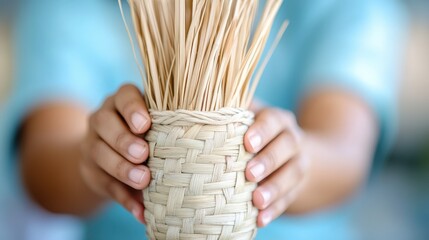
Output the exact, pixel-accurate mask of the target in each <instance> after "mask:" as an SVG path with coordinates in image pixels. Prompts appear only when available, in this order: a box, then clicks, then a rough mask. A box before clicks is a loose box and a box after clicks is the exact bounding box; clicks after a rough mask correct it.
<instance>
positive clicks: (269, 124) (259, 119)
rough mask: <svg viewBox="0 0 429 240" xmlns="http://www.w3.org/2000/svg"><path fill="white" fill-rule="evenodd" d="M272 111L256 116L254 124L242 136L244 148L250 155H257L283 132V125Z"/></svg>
mask: <svg viewBox="0 0 429 240" xmlns="http://www.w3.org/2000/svg"><path fill="white" fill-rule="evenodd" d="M277 115H279V114H278V113H277V112H276V111H274V110H271V109H269V110H263V111H261V112H260V114H258V115H256V118H255V122H254V123H253V125H252V126H250V128H249V129H248V130H247V132H246V134H245V135H244V147H245V148H246V150H247V151H248V152H250V153H257V152H258V151H260V150H261V149H262V148H263V147H264V146H265V145H267V144H268V143H269V142H271V140H272V139H274V138H275V137H276V136H277V135H279V134H280V133H281V132H282V131H283V123H281V122H280V119H281V118H279V117H278V116H277Z"/></svg>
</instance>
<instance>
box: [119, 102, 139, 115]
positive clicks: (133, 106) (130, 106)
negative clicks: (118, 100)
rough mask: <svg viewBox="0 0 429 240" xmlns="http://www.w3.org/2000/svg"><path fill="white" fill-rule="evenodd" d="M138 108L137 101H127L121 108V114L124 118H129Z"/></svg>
mask: <svg viewBox="0 0 429 240" xmlns="http://www.w3.org/2000/svg"><path fill="white" fill-rule="evenodd" d="M137 108H138V105H137V101H133V100H129V101H128V102H126V103H125V104H124V106H123V109H122V112H123V113H124V115H125V116H130V115H131V114H132V113H133V112H134V111H136V110H137Z"/></svg>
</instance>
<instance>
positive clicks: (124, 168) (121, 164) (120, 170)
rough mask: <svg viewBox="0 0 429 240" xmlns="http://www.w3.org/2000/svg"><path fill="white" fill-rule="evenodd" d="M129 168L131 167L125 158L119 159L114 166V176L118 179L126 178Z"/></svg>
mask: <svg viewBox="0 0 429 240" xmlns="http://www.w3.org/2000/svg"><path fill="white" fill-rule="evenodd" d="M130 168H131V167H130V166H129V163H128V162H127V161H126V160H124V159H121V160H120V161H118V162H117V163H116V166H115V169H116V177H117V178H118V179H122V180H126V179H128V177H127V175H128V172H129V170H130Z"/></svg>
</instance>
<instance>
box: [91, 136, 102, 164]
mask: <svg viewBox="0 0 429 240" xmlns="http://www.w3.org/2000/svg"><path fill="white" fill-rule="evenodd" d="M90 146H91V149H90V151H89V158H90V159H91V160H92V161H94V162H97V163H98V159H99V156H100V154H101V151H102V148H103V143H102V142H101V141H99V140H97V141H94V142H92V143H91V145H90Z"/></svg>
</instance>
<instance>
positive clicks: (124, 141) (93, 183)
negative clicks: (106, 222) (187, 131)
mask: <svg viewBox="0 0 429 240" xmlns="http://www.w3.org/2000/svg"><path fill="white" fill-rule="evenodd" d="M150 124H151V123H150V116H149V113H148V111H147V108H146V105H145V102H144V100H143V97H142V94H141V93H140V91H139V90H138V89H137V88H136V87H135V86H132V85H125V86H123V87H121V88H120V89H119V91H118V92H117V93H116V94H115V95H113V96H111V97H109V98H107V100H106V101H105V102H104V104H103V106H102V107H101V108H100V109H99V110H98V111H96V112H95V113H94V114H92V115H91V117H90V126H89V131H88V134H87V137H86V139H85V141H84V143H83V146H82V154H83V158H82V161H81V162H80V170H81V175H82V177H83V180H84V181H85V182H86V184H87V185H88V187H89V188H90V189H92V190H93V191H94V192H95V193H96V194H97V195H99V196H100V197H102V198H105V199H113V200H115V201H117V202H118V203H120V204H121V205H122V206H124V207H125V208H126V209H127V210H129V211H130V212H131V213H132V214H133V215H134V216H135V217H136V218H137V219H138V220H139V221H140V222H144V216H143V213H144V208H143V203H142V193H141V190H142V189H144V188H145V187H147V185H148V184H149V180H150V172H149V169H148V168H147V167H146V166H143V165H142V163H143V162H144V161H146V159H147V157H148V151H149V150H148V149H149V148H148V144H147V143H146V142H145V141H144V140H143V139H142V138H140V137H139V136H138V135H141V134H143V133H145V132H146V131H147V130H148V129H149V127H150Z"/></svg>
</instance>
